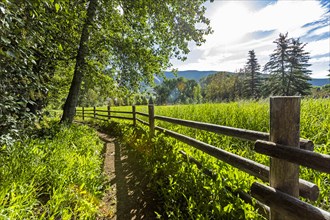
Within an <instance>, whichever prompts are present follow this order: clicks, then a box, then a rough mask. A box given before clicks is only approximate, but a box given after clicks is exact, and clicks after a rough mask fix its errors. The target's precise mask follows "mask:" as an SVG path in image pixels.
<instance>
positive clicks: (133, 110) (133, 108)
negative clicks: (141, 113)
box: [132, 105, 136, 127]
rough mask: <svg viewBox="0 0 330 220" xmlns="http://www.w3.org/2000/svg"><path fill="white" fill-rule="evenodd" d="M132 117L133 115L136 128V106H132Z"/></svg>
mask: <svg viewBox="0 0 330 220" xmlns="http://www.w3.org/2000/svg"><path fill="white" fill-rule="evenodd" d="M132 115H133V126H134V127H135V126H136V109H135V105H132Z"/></svg>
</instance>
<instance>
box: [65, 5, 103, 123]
mask: <svg viewBox="0 0 330 220" xmlns="http://www.w3.org/2000/svg"><path fill="white" fill-rule="evenodd" d="M96 7H97V0H90V1H89V5H88V9H87V16H86V20H85V23H84V26H83V29H82V31H81V36H80V43H79V48H78V53H77V57H76V65H75V68H74V74H73V79H72V83H71V86H70V90H69V94H68V97H67V99H66V101H65V104H64V108H63V116H62V118H61V122H69V123H71V122H72V121H73V117H74V115H75V108H76V106H77V103H78V97H79V91H80V87H81V83H82V78H83V72H84V69H85V68H86V60H85V59H86V56H87V54H88V38H89V37H90V31H91V30H90V28H91V25H92V22H93V19H94V17H95V14H96Z"/></svg>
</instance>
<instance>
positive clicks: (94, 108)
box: [93, 106, 96, 119]
mask: <svg viewBox="0 0 330 220" xmlns="http://www.w3.org/2000/svg"><path fill="white" fill-rule="evenodd" d="M93 110H94V119H95V118H96V107H95V106H94V107H93Z"/></svg>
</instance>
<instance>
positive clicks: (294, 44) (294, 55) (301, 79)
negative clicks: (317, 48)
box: [286, 38, 311, 95]
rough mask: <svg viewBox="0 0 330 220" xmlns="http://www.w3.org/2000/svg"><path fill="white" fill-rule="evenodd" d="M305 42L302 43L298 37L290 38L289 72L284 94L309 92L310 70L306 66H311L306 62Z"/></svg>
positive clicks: (306, 93) (304, 93)
mask: <svg viewBox="0 0 330 220" xmlns="http://www.w3.org/2000/svg"><path fill="white" fill-rule="evenodd" d="M305 46H306V44H303V43H301V42H300V40H299V38H298V39H293V38H292V39H291V42H290V48H289V55H290V58H289V67H290V69H289V74H288V82H287V86H286V95H296V94H299V95H308V94H310V89H311V84H310V83H309V82H308V80H310V79H311V78H310V76H309V75H310V74H311V71H310V70H308V69H307V68H308V67H309V66H311V64H309V63H308V61H309V59H310V57H309V53H308V52H305V51H304V47H305Z"/></svg>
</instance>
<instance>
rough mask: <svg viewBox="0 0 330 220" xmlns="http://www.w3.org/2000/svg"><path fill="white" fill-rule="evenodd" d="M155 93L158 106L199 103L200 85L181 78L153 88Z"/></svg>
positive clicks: (166, 81)
mask: <svg viewBox="0 0 330 220" xmlns="http://www.w3.org/2000/svg"><path fill="white" fill-rule="evenodd" d="M155 92H156V103H157V104H158V105H163V104H169V103H171V104H174V103H185V104H188V103H199V102H201V91H200V85H199V84H198V83H197V82H196V81H195V80H187V79H185V78H183V77H179V78H174V79H169V80H165V81H164V82H163V83H162V84H160V85H158V86H156V87H155Z"/></svg>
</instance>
